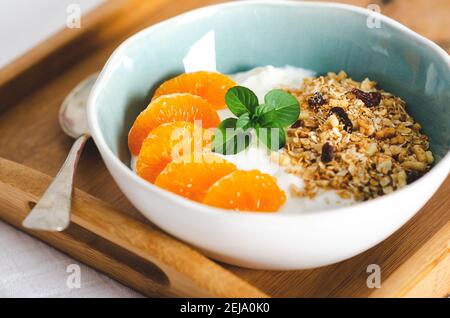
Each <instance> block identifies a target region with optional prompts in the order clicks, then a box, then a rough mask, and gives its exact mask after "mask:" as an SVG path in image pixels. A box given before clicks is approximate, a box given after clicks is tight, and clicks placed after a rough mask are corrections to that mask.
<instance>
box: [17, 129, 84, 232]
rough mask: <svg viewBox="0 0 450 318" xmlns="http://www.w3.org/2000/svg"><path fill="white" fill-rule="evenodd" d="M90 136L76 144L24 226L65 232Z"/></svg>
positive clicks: (80, 139)
mask: <svg viewBox="0 0 450 318" xmlns="http://www.w3.org/2000/svg"><path fill="white" fill-rule="evenodd" d="M89 138H90V136H89V135H86V134H85V135H81V136H80V137H78V139H77V140H76V141H75V142H74V144H73V146H72V148H71V149H70V152H69V154H68V156H67V158H66V161H64V164H63V165H62V167H61V169H60V170H59V172H58V174H57V175H56V177H55V179H53V182H52V183H51V184H50V186H49V187H48V188H47V190H46V191H45V193H44V195H43V196H42V197H41V199H40V200H39V201H38V202H37V204H36V205H35V206H34V208H33V209H32V210H31V212H30V214H28V216H27V217H26V219H25V220H24V221H23V223H22V225H23V226H24V227H26V228H29V229H35V230H46V231H63V230H64V229H66V228H67V226H68V225H69V223H70V207H71V201H72V188H73V176H74V174H75V169H76V166H77V164H78V160H79V159H80V155H81V151H82V150H83V147H84V145H85V144H86V141H87V140H88V139H89Z"/></svg>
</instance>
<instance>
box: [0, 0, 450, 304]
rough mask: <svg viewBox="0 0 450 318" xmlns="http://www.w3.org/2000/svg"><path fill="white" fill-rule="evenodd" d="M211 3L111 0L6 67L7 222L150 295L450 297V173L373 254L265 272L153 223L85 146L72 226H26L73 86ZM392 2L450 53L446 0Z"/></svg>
mask: <svg viewBox="0 0 450 318" xmlns="http://www.w3.org/2000/svg"><path fill="white" fill-rule="evenodd" d="M214 2H216V1H209V0H190V1H170V0H152V1H145V0H132V1H122V0H112V1H108V2H107V3H105V4H104V5H102V6H100V7H99V8H97V9H96V10H94V11H93V12H92V13H90V14H89V15H88V16H86V17H84V18H83V20H82V28H81V29H76V30H70V29H65V30H63V31H61V32H60V33H58V34H57V35H55V36H54V37H52V38H51V39H49V40H48V41H47V42H45V43H43V44H42V45H40V46H38V47H36V48H35V49H33V50H32V51H30V52H29V53H27V54H26V55H24V56H23V57H21V58H20V59H18V60H17V61H15V62H14V63H12V64H11V65H9V66H8V67H6V68H4V69H2V70H0V157H3V158H0V218H1V219H3V220H5V221H6V222H8V223H10V224H12V225H14V226H16V227H17V228H20V229H21V230H23V231H26V232H27V233H29V234H31V235H33V236H35V237H37V238H39V239H41V240H42V241H45V242H47V243H49V244H50V245H52V246H54V247H56V248H57V249H59V250H61V251H64V252H65V253H67V254H69V255H71V256H73V257H74V258H76V259H78V260H80V261H82V262H84V263H86V264H88V265H90V266H92V267H94V268H96V269H98V270H100V271H102V272H104V273H106V274H107V275H109V276H111V277H112V278H115V279H117V280H118V281H120V282H122V283H124V284H126V285H128V286H130V287H132V288H134V289H136V290H138V291H140V292H142V293H144V294H145V295H148V296H219V297H265V296H271V297H304V296H309V297H327V296H332V297H347V296H350V297H390V296H393V297H410V296H425V297H444V296H448V295H449V294H450V253H449V250H450V222H449V220H450V199H449V198H450V178H447V180H446V181H445V183H444V184H443V185H442V186H441V188H440V189H439V191H438V192H437V193H436V194H435V195H434V197H433V198H432V199H431V200H430V201H429V202H428V203H427V204H426V206H425V207H424V208H423V209H422V210H421V211H420V212H419V213H418V214H417V215H416V216H415V217H414V218H413V219H412V220H411V221H410V222H408V223H407V224H406V225H405V226H403V227H402V228H401V229H400V230H399V231H397V232H396V233H395V234H394V235H392V236H391V237H389V238H388V239H387V240H385V241H384V242H382V243H381V244H379V245H378V246H376V247H374V248H372V249H371V250H369V251H367V252H365V253H362V254H360V255H358V256H356V257H353V258H352V259H349V260H347V261H344V262H341V263H338V264H335V265H331V266H327V267H322V268H318V269H313V270H304V271H290V272H275V271H257V270H250V269H244V268H239V267H235V266H230V265H225V264H219V263H216V262H214V261H212V260H210V259H208V258H206V257H205V256H203V255H201V254H200V253H199V252H197V251H196V250H195V249H193V248H192V247H189V246H187V245H186V244H184V243H182V242H180V241H178V240H176V239H174V238H173V237H171V236H169V235H167V234H164V233H163V232H162V231H161V230H159V229H157V228H156V227H155V226H154V225H152V224H150V222H148V221H147V220H146V219H144V218H143V217H142V216H141V215H140V214H139V213H138V212H137V211H136V210H135V209H134V208H133V207H132V206H131V204H130V203H129V202H128V201H127V200H126V198H125V197H124V196H123V195H122V194H121V192H120V191H119V190H118V188H117V187H116V185H115V184H114V182H113V180H112V178H111V176H110V175H109V173H108V172H107V170H106V168H105V166H104V164H103V162H102V160H101V158H100V156H99V154H98V151H97V149H96V147H95V145H94V144H93V143H92V142H89V143H88V145H87V147H86V149H85V151H84V153H83V156H82V159H81V162H80V166H79V169H78V172H77V176H76V180H75V184H76V186H77V188H78V189H81V190H78V189H77V190H76V191H75V194H74V206H73V210H74V211H73V212H74V213H73V217H72V225H71V226H70V227H69V229H68V230H67V231H65V232H62V233H47V232H36V231H28V230H25V229H23V228H21V225H20V224H21V222H22V220H23V218H24V217H25V215H26V214H27V212H28V211H29V210H30V208H31V206H33V204H34V203H35V202H36V200H37V199H38V198H39V196H40V195H41V194H42V193H43V191H44V190H45V188H46V186H47V185H48V184H49V182H50V180H51V178H50V177H49V176H48V175H50V176H53V175H55V174H56V172H57V171H58V169H59V167H60V165H61V164H62V162H63V161H64V159H65V156H66V155H67V153H68V151H69V148H70V146H71V144H72V140H71V139H70V138H69V137H67V136H65V135H64V134H63V132H62V131H61V130H60V128H59V126H58V122H57V112H58V108H59V106H60V104H61V102H62V100H63V99H64V97H65V96H66V95H67V94H68V93H69V91H70V90H71V89H72V88H73V87H74V86H75V85H76V84H77V83H78V82H80V81H81V80H82V79H84V78H85V77H86V76H88V75H89V74H91V73H93V72H95V71H98V70H99V69H101V67H102V65H103V64H104V63H105V61H106V59H107V58H108V56H109V55H110V54H111V53H112V51H113V50H114V48H115V47H116V46H117V45H118V44H119V43H120V42H121V41H123V39H124V38H126V37H127V36H129V35H131V34H132V33H135V32H136V31H138V30H140V29H142V28H144V27H146V26H148V25H151V24H154V23H156V22H158V21H161V20H164V19H166V18H168V17H170V16H174V15H176V14H179V13H181V12H183V11H187V10H190V9H193V8H196V7H200V6H203V5H206V4H210V3H214ZM347 2H353V3H356V4H359V5H364V6H366V5H367V4H368V3H369V2H370V1H369V2H368V1H347ZM385 3H387V4H386V5H385V6H382V7H381V9H382V12H384V13H386V14H388V15H391V16H393V17H394V18H399V19H400V20H401V21H402V22H404V23H406V24H410V26H411V27H413V28H414V29H416V30H417V31H418V32H421V33H422V34H424V35H426V36H428V37H430V38H432V39H434V40H436V41H437V42H439V43H440V44H441V45H443V46H447V48H446V49H449V48H450V35H449V34H448V32H446V30H448V29H449V28H450V25H449V24H450V21H449V20H448V19H446V16H445V14H441V13H440V12H448V10H449V5H450V3H449V2H448V1H446V0H442V1H436V3H433V7H432V8H429V2H428V1H426V0H417V1H406V0H405V1H389V2H388V1H385ZM446 10H447V11H446ZM434 13H436V15H435V16H434V15H433V14H434ZM430 14H431V16H430ZM409 22H410V23H409ZM88 193H89V194H88ZM369 264H378V265H379V266H380V267H381V270H382V284H381V288H380V289H369V288H368V287H367V285H366V279H367V277H368V275H369V274H368V273H367V272H366V269H367V266H368V265H369Z"/></svg>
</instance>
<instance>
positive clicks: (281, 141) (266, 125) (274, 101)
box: [212, 86, 300, 155]
mask: <svg viewBox="0 0 450 318" xmlns="http://www.w3.org/2000/svg"><path fill="white" fill-rule="evenodd" d="M225 103H226V104H227V106H228V108H229V109H230V111H231V112H232V113H233V114H234V115H236V117H237V118H227V119H225V120H223V121H222V122H221V123H220V125H219V127H218V129H217V131H216V132H215V134H214V136H213V140H212V150H213V151H214V152H218V153H222V154H225V155H230V154H237V153H238V152H241V151H242V150H244V149H246V148H247V147H248V146H249V144H250V141H251V138H252V134H251V130H252V129H254V130H255V131H256V136H257V137H258V139H259V140H260V141H261V142H262V143H263V144H265V145H266V146H267V148H269V149H271V150H278V149H280V148H282V147H283V146H284V145H285V144H286V132H285V128H286V127H289V126H290V125H292V124H293V123H294V122H295V121H296V120H297V119H298V117H299V115H300V105H299V103H298V101H297V99H296V98H295V97H294V96H292V95H291V94H289V93H287V92H285V91H283V90H280V89H273V90H271V91H270V92H268V93H267V94H266V95H265V96H264V103H263V104H261V105H260V104H259V102H258V98H257V97H256V95H255V93H254V92H253V91H251V90H250V89H248V88H247V87H243V86H234V87H232V88H230V89H229V90H228V91H227V93H226V95H225Z"/></svg>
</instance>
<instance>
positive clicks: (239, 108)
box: [225, 86, 258, 117]
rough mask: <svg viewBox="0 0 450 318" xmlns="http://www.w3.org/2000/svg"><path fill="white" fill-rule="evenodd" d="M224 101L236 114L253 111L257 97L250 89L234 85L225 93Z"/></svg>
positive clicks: (256, 103) (256, 104)
mask: <svg viewBox="0 0 450 318" xmlns="http://www.w3.org/2000/svg"><path fill="white" fill-rule="evenodd" d="M225 103H226V104H227V106H228V108H229V109H230V111H231V112H232V113H233V114H235V115H236V116H238V117H239V116H241V115H242V114H244V113H248V112H249V113H253V112H254V111H255V109H256V107H257V106H258V97H256V95H255V93H253V92H252V91H251V90H250V89H248V88H247V87H243V86H234V87H232V88H230V89H229V90H228V91H227V93H226V94H225Z"/></svg>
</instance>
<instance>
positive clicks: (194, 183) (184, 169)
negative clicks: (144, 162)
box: [155, 154, 236, 202]
mask: <svg viewBox="0 0 450 318" xmlns="http://www.w3.org/2000/svg"><path fill="white" fill-rule="evenodd" d="M235 170H236V166H235V165H234V164H232V163H230V162H228V161H226V160H224V159H222V158H221V157H219V156H216V155H212V154H202V155H200V156H196V155H193V156H187V157H183V158H182V159H181V160H178V161H172V162H171V163H169V164H168V165H167V166H166V167H165V168H164V170H163V171H162V172H161V173H160V175H159V176H158V177H157V178H156V180H155V185H157V186H159V187H161V188H163V189H166V190H168V191H171V192H173V193H176V194H178V195H181V196H183V197H185V198H188V199H191V200H194V201H198V202H201V201H202V200H203V197H204V196H205V193H206V191H208V189H209V188H210V187H211V186H212V185H213V184H214V183H215V182H216V181H217V180H219V179H220V178H222V177H224V176H226V175H228V174H230V173H231V172H233V171H235Z"/></svg>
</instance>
